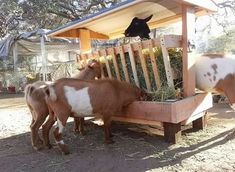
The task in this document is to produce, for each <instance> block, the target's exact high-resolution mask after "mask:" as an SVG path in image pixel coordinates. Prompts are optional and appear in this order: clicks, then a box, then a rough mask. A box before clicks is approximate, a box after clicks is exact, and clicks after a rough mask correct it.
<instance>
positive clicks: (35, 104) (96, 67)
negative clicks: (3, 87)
mask: <svg viewBox="0 0 235 172" xmlns="http://www.w3.org/2000/svg"><path fill="white" fill-rule="evenodd" d="M95 77H97V78H100V77H101V68H100V63H99V62H98V61H96V60H91V61H89V62H88V65H87V66H86V67H85V68H84V69H82V70H81V71H80V73H79V74H78V75H76V76H74V78H78V79H94V78H95ZM47 85H48V82H43V81H38V82H35V83H33V84H28V85H27V86H26V88H25V98H26V103H27V106H28V107H29V109H30V112H31V114H32V122H31V125H30V129H31V143H32V146H33V148H34V149H36V150H38V149H40V148H41V147H42V143H43V141H42V140H41V139H40V137H39V134H38V131H39V128H40V127H41V125H42V124H43V123H44V121H45V120H46V117H47V116H48V114H49V109H48V106H47V103H46V101H45V94H44V91H43V87H45V86H47ZM51 113H53V112H51ZM49 118H50V117H49ZM74 120H75V123H74V124H75V125H74V130H75V131H76V132H77V131H80V133H81V134H82V133H83V122H84V119H83V118H75V119H74ZM53 124H54V122H53V121H52V120H51V119H48V120H47V121H46V123H45V124H44V125H43V126H42V127H43V130H42V132H43V133H42V134H43V140H44V145H45V146H47V147H49V148H50V147H51V145H50V143H49V130H50V128H51V127H52V125H53ZM46 127H48V128H46Z"/></svg>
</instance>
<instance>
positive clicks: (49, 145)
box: [45, 144, 53, 149]
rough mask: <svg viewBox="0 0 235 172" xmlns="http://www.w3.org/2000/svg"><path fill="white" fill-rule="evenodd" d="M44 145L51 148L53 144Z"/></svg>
mask: <svg viewBox="0 0 235 172" xmlns="http://www.w3.org/2000/svg"><path fill="white" fill-rule="evenodd" d="M45 147H46V148H47V149H51V148H52V147H53V146H52V145H51V144H47V145H45Z"/></svg>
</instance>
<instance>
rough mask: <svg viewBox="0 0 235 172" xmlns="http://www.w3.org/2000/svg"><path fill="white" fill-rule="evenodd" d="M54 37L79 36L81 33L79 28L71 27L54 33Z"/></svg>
mask: <svg viewBox="0 0 235 172" xmlns="http://www.w3.org/2000/svg"><path fill="white" fill-rule="evenodd" d="M53 37H58V38H78V37H79V33H78V30H77V29H71V30H68V31H65V32H61V33H59V34H57V35H54V36H53Z"/></svg>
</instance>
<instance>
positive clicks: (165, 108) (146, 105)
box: [49, 0, 216, 143]
mask: <svg viewBox="0 0 235 172" xmlns="http://www.w3.org/2000/svg"><path fill="white" fill-rule="evenodd" d="M144 2H148V3H149V2H153V3H155V1H154V0H141V1H140V0H135V1H131V3H130V7H133V6H134V5H136V4H137V5H138V4H141V3H144ZM163 2H164V3H165V2H166V3H173V2H174V3H177V5H179V6H180V7H181V14H176V15H175V16H171V17H168V18H167V19H161V20H159V21H153V22H152V23H149V25H150V28H156V27H158V26H163V25H164V24H169V23H172V22H175V21H179V20H182V36H174V35H169V36H164V37H163V38H160V39H153V40H148V41H143V42H139V43H134V44H127V45H124V46H119V47H115V48H108V49H105V50H99V51H97V52H91V48H92V47H91V40H92V39H109V38H115V37H118V36H117V35H120V33H121V32H122V33H123V29H122V30H121V31H118V32H115V33H116V35H115V34H114V33H110V34H104V33H100V32H96V31H93V30H89V29H88V28H84V25H83V24H84V23H85V24H87V23H88V25H89V22H91V23H92V22H95V21H96V20H100V21H102V20H101V19H102V17H107V16H108V15H112V14H113V13H117V12H118V10H119V11H121V10H126V9H128V5H124V6H123V7H119V8H118V9H113V11H112V10H111V11H110V12H107V13H102V14H101V15H100V16H97V17H93V18H91V19H87V20H85V21H81V22H78V23H77V24H76V25H74V27H73V25H69V26H68V27H63V28H62V29H57V30H56V31H52V32H51V33H49V36H53V37H70V38H71V37H73V38H79V39H80V50H81V56H82V58H83V59H84V58H85V59H87V58H94V57H96V58H98V57H100V56H104V57H106V56H108V55H109V56H112V57H113V63H114V68H115V72H116V75H117V79H118V80H121V79H120V73H119V70H118V66H117V62H116V60H115V58H114V57H115V54H120V57H121V62H122V66H123V70H124V75H125V79H126V81H127V82H130V79H129V76H128V72H127V69H126V67H125V66H126V65H125V58H124V53H125V52H128V53H129V57H130V61H131V67H132V71H133V76H134V80H135V84H136V85H138V86H139V80H138V76H137V73H136V69H135V60H134V57H133V53H134V51H138V52H139V56H140V59H141V60H142V62H141V65H142V68H143V73H144V76H145V81H146V86H147V89H148V90H150V89H151V88H150V87H151V86H150V81H149V77H148V74H147V73H148V71H147V68H146V64H145V62H143V61H144V60H143V54H142V52H141V51H142V49H144V48H149V51H150V58H151V61H152V66H153V72H154V77H155V82H156V85H157V86H159V85H160V78H159V75H158V72H157V65H156V61H155V58H154V54H153V47H161V48H162V53H163V58H164V65H165V70H166V71H167V72H166V76H167V81H168V85H169V86H172V85H173V78H172V73H171V68H170V62H169V55H168V51H167V48H172V47H181V48H183V54H182V58H183V59H182V62H183V95H184V99H182V100H179V101H175V102H148V101H144V102H143V101H138V102H134V103H133V104H131V105H130V106H128V107H127V108H126V109H125V112H123V114H119V115H118V116H115V117H113V120H117V121H123V122H133V123H139V124H148V125H158V126H159V125H160V126H163V129H164V137H165V140H166V141H169V142H172V143H177V141H178V140H179V138H180V136H181V125H185V124H188V123H190V122H192V123H193V128H196V129H203V128H204V127H205V125H206V120H205V119H206V115H205V114H206V113H205V112H206V110H208V109H209V108H211V107H212V106H213V105H212V95H211V94H209V93H201V94H195V68H194V61H195V59H194V56H193V53H192V52H189V51H188V41H189V40H193V38H194V25H195V23H194V21H195V15H196V13H200V14H202V13H205V11H210V12H211V11H215V10H216V9H215V8H214V6H213V4H212V2H211V1H210V0H203V1H200V0H194V1H192V0H172V1H171V0H168V1H156V3H163ZM198 7H200V9H202V10H198V9H199V8H198ZM86 22H87V23H86ZM156 23H157V24H156ZM159 23H160V24H159ZM163 23H164V24H163ZM79 24H80V25H79ZM88 25H87V26H88ZM105 66H106V68H107V73H108V76H109V77H110V78H112V74H111V69H110V66H109V64H108V62H107V60H106V62H105Z"/></svg>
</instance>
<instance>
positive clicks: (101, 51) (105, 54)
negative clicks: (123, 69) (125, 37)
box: [99, 49, 113, 78]
mask: <svg viewBox="0 0 235 172" xmlns="http://www.w3.org/2000/svg"><path fill="white" fill-rule="evenodd" d="M99 53H100V56H103V57H104V59H105V66H106V69H107V72H108V77H109V78H113V76H112V73H111V69H110V66H109V62H108V59H107V52H106V50H105V49H103V50H100V51H99Z"/></svg>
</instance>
